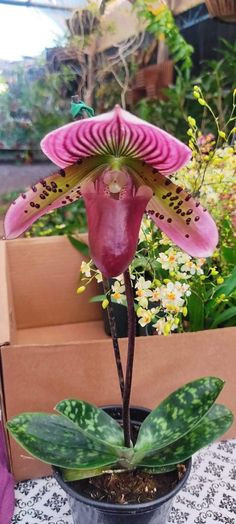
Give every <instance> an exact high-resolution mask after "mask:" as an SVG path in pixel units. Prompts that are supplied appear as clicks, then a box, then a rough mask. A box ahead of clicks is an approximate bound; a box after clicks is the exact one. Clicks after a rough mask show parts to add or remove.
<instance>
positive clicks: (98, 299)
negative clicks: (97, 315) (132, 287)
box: [89, 295, 107, 302]
mask: <svg viewBox="0 0 236 524" xmlns="http://www.w3.org/2000/svg"><path fill="white" fill-rule="evenodd" d="M105 298H107V297H106V295H96V296H95V297H92V298H90V300H89V302H103V300H105Z"/></svg>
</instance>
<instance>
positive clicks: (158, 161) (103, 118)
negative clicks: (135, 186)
mask: <svg viewBox="0 0 236 524" xmlns="http://www.w3.org/2000/svg"><path fill="white" fill-rule="evenodd" d="M41 147H42V150H43V152H44V153H45V154H46V155H47V156H48V158H50V159H51V160H52V161H53V162H54V163H55V164H57V165H58V166H60V167H63V168H64V167H66V166H69V165H71V164H74V163H75V162H77V161H78V160H79V159H82V158H86V157H90V156H94V155H114V156H116V157H126V158H129V157H131V158H137V159H139V160H143V161H145V162H146V163H147V164H150V165H151V166H152V167H154V168H156V169H158V171H159V172H160V173H161V174H163V175H167V174H170V173H173V172H174V171H177V170H178V169H180V168H181V167H182V166H183V165H185V164H186V163H187V162H188V160H189V159H190V157H191V151H190V149H189V148H188V147H187V146H186V145H185V144H183V143H182V142H180V141H179V140H177V139H176V138H175V137H173V136H171V135H169V134H168V133H166V132H165V131H163V130H162V129H159V128H158V127H156V126H154V125H152V124H149V123H148V122H145V121H144V120H141V119H140V118H138V117H136V116H134V115H131V114H130V113H129V112H127V111H125V110H123V109H121V108H120V107H119V106H116V107H115V109H114V110H113V111H110V112H108V113H105V114H102V115H99V116H96V117H93V118H85V119H83V120H79V121H77V122H73V123H71V124H67V125H65V126H63V127H61V128H59V129H56V130H55V131H52V132H51V133H49V134H48V135H46V136H45V138H44V139H43V140H42V142H41Z"/></svg>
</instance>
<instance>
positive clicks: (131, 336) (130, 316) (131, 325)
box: [123, 269, 136, 448]
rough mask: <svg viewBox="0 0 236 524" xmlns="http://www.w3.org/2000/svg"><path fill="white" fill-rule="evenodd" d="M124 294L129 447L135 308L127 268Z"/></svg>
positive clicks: (125, 424)
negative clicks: (126, 333) (126, 327)
mask: <svg viewBox="0 0 236 524" xmlns="http://www.w3.org/2000/svg"><path fill="white" fill-rule="evenodd" d="M124 282H125V294H126V299H127V313H128V354H127V363H126V374H125V388H124V396H123V428H124V440H125V446H126V447H127V448H130V446H131V443H132V439H131V425H130V409H129V408H130V395H131V386H132V376H133V363H134V349H135V330H136V322H135V309H134V294H133V289H132V282H131V279H130V274H129V270H128V269H127V270H126V271H125V272H124Z"/></svg>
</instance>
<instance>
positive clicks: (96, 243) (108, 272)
mask: <svg viewBox="0 0 236 524" xmlns="http://www.w3.org/2000/svg"><path fill="white" fill-rule="evenodd" d="M107 174H108V173H107V172H106V173H105V176H107ZM126 176H127V178H128V182H130V184H129V183H126V185H125V191H124V190H123V194H122V197H121V198H118V199H115V198H111V197H110V196H109V195H108V194H107V193H106V185H105V183H104V175H103V176H101V177H100V178H99V180H98V181H97V182H96V183H95V184H94V183H93V182H91V183H90V184H88V186H87V187H86V186H85V188H84V190H83V191H82V194H83V198H84V201H85V205H86V211H87V218H88V230H89V246H90V252H91V256H92V258H93V260H94V262H95V264H96V266H97V267H98V268H99V269H100V271H101V272H102V273H103V274H104V275H105V276H106V277H107V278H109V277H115V276H118V275H120V274H121V273H123V272H124V271H125V270H126V269H127V267H128V265H129V264H130V263H131V261H132V259H133V257H134V254H135V251H136V247H137V243H138V234H139V229H140V224H141V220H142V216H143V214H144V211H145V208H146V206H147V203H148V202H149V200H150V198H151V196H152V190H151V189H150V188H149V187H147V186H140V187H139V188H138V190H137V191H135V190H134V185H133V183H132V181H131V178H130V177H129V175H128V174H126Z"/></svg>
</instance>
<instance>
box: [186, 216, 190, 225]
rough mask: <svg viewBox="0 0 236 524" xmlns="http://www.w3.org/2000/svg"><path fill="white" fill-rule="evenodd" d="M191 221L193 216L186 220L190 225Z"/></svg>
mask: <svg viewBox="0 0 236 524" xmlns="http://www.w3.org/2000/svg"><path fill="white" fill-rule="evenodd" d="M190 222H191V218H190V217H189V218H187V220H186V224H187V225H189V224H190Z"/></svg>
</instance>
